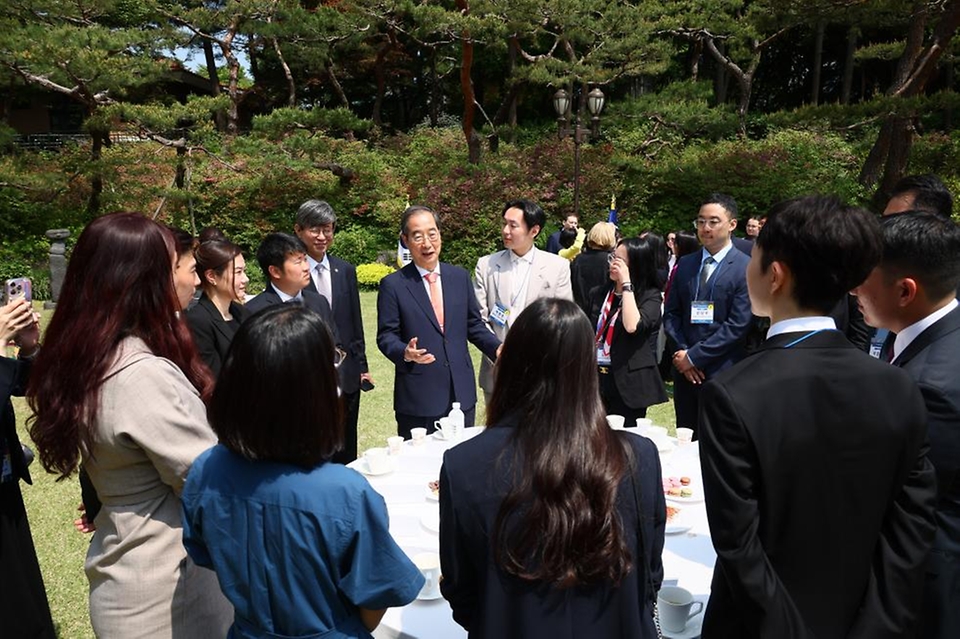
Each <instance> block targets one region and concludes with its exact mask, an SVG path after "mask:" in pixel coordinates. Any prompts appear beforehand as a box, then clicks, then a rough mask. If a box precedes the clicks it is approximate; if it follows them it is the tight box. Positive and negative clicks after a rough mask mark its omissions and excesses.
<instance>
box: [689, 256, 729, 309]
mask: <svg viewBox="0 0 960 639" xmlns="http://www.w3.org/2000/svg"><path fill="white" fill-rule="evenodd" d="M721 266H723V262H719V261H718V262H717V268H715V269H713V273H711V274H710V281H709V282H707V283H708V284H709V285H710V297H708V298H707V299H709V300H712V299H713V289H714V287H715V286H716V284H717V273H719V272H720V267H721ZM700 270H703V262H701V263H700ZM693 299H694V300H695V301H697V300H699V299H700V271H697V288H696V290H695V291H694V294H693Z"/></svg>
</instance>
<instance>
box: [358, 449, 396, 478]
mask: <svg viewBox="0 0 960 639" xmlns="http://www.w3.org/2000/svg"><path fill="white" fill-rule="evenodd" d="M363 459H364V461H366V462H367V470H369V471H370V474H372V475H381V474H383V473H385V472H387V471H388V470H390V459H389V458H388V457H387V449H386V448H371V449H370V450H368V451H367V452H365V453H364V454H363Z"/></svg>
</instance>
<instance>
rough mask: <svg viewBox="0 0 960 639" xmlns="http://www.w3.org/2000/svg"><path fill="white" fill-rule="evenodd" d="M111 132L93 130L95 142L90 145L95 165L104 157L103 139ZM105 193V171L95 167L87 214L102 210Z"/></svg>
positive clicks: (91, 158)
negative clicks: (102, 196)
mask: <svg viewBox="0 0 960 639" xmlns="http://www.w3.org/2000/svg"><path fill="white" fill-rule="evenodd" d="M109 135H110V134H109V132H105V131H99V130H95V131H91V132H90V136H91V137H92V138H93V144H92V145H91V147H90V162H91V163H92V164H94V165H97V164H99V162H100V158H101V157H103V140H104V138H106V137H108V136H109ZM101 194H103V173H101V171H100V168H99V167H98V168H95V169H94V172H93V175H91V176H90V198H89V199H88V200H87V215H89V216H91V217H93V216H96V215H97V214H98V213H99V212H100V196H101Z"/></svg>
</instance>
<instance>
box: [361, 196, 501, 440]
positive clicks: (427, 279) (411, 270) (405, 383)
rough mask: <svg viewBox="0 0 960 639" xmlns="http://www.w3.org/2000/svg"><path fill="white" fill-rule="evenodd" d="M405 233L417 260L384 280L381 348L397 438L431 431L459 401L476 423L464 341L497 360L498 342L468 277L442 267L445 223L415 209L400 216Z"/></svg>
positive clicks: (466, 420)
mask: <svg viewBox="0 0 960 639" xmlns="http://www.w3.org/2000/svg"><path fill="white" fill-rule="evenodd" d="M400 233H401V236H402V237H403V241H404V244H406V245H407V248H409V249H410V255H411V257H412V258H413V262H412V263H411V264H408V265H407V266H405V267H403V268H402V269H400V270H399V271H397V272H396V273H391V274H390V275H388V276H386V277H385V278H383V280H381V281H380V292H379V294H378V295H377V346H378V347H379V348H380V352H381V353H383V354H384V356H386V358H387V359H389V360H390V361H391V362H393V363H394V365H395V367H396V380H395V383H394V389H393V409H394V412H395V413H396V418H397V433H398V434H399V435H402V436H403V437H410V431H411V429H413V428H426V429H427V430H428V431H432V430H433V429H434V421H436V420H438V419H440V418H441V417H445V416H446V415H447V414H448V413H449V412H450V409H451V408H452V406H453V403H454V402H459V403H460V409H461V410H462V411H463V413H464V425H465V426H467V427H469V426H473V422H474V417H475V409H476V404H477V382H476V378H475V377H474V371H473V361H472V360H471V359H470V352H469V350H468V348H467V342H470V343H472V344H473V345H474V346H476V347H477V348H478V349H480V352H482V353H483V354H484V355H486V356H487V357H489V358H490V359H492V360H496V358H497V355H498V354H499V350H500V340H499V339H497V336H496V335H494V334H493V333H491V332H490V331H489V330H487V327H486V325H485V324H484V322H483V319H482V318H481V317H480V308H479V306H478V304H477V296H476V295H474V292H473V284H472V283H471V282H470V275H469V274H468V273H467V272H466V271H465V270H464V269H462V268H460V267H458V266H454V265H452V264H446V263H443V264H442V263H441V262H440V249H441V246H442V240H441V237H440V218H439V216H438V215H437V214H436V213H435V212H434V211H433V210H432V209H430V208H428V207H426V206H422V205H414V206H410V207H408V208H407V210H406V211H404V212H403V216H402V217H401V219H400Z"/></svg>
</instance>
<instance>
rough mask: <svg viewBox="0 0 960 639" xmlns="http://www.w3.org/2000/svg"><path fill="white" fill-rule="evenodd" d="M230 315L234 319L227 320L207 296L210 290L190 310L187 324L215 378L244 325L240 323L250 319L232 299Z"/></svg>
mask: <svg viewBox="0 0 960 639" xmlns="http://www.w3.org/2000/svg"><path fill="white" fill-rule="evenodd" d="M230 315H231V316H232V317H233V320H231V321H227V320H225V319H223V315H221V314H220V309H218V308H217V307H216V305H215V304H214V303H213V300H211V299H210V298H209V297H207V294H206V293H204V294H202V295H201V296H200V300H199V301H198V302H197V303H196V304H194V305H193V306H191V307H190V308H189V309H187V311H186V317H187V324H188V325H189V326H190V331H191V332H192V333H193V341H194V343H195V344H196V345H197V351H198V352H199V354H200V358H201V359H202V360H203V361H204V362H206V364H207V366H209V367H210V370H211V371H213V375H214V377H216V376H218V375H219V374H220V368H221V366H223V360H224V359H226V357H227V350H228V349H229V348H230V342H232V341H233V336H234V335H236V333H237V329H238V328H240V323H241V322H243V320H244V318H246V309H245V308H244V307H243V306H241V305H240V304H237V303H236V302H230Z"/></svg>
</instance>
